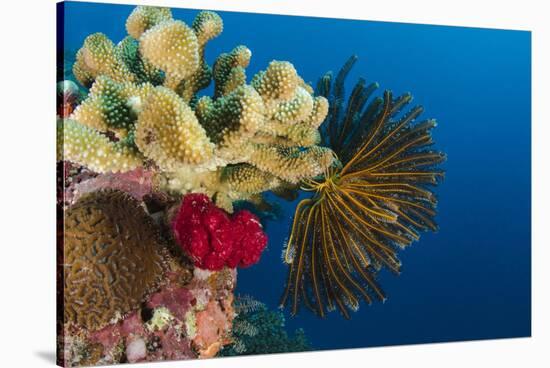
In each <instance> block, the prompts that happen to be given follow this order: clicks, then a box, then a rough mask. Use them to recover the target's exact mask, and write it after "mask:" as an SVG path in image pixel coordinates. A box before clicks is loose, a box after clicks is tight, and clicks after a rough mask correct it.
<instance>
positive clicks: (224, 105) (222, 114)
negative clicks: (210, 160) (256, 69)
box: [196, 86, 264, 160]
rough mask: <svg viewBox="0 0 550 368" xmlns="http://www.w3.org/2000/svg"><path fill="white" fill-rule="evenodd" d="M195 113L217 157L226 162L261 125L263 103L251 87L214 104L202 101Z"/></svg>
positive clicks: (243, 87) (219, 99)
mask: <svg viewBox="0 0 550 368" xmlns="http://www.w3.org/2000/svg"><path fill="white" fill-rule="evenodd" d="M196 113H197V117H198V118H199V121H200V123H201V125H202V126H203V127H204V128H205V129H206V131H207V133H208V136H209V137H210V139H211V140H212V141H213V142H214V143H215V144H217V146H218V153H219V154H220V155H222V156H224V157H225V158H227V155H231V153H232V151H233V150H235V149H238V148H240V146H242V145H243V144H244V143H245V142H246V141H248V140H249V139H250V138H251V137H252V136H253V135H254V133H255V132H256V131H257V130H258V129H259V127H260V126H261V124H262V123H263V121H264V105H263V102H262V99H261V97H260V96H259V95H258V93H257V92H256V91H255V90H254V88H252V87H250V86H242V87H239V88H238V89H236V90H235V91H234V92H232V93H231V94H229V95H227V96H224V97H220V98H218V99H217V100H216V101H214V102H212V100H211V99H209V98H202V99H201V100H199V102H198V104H197V109H196ZM230 157H231V156H230ZM229 159H230V160H231V159H234V158H233V157H231V158H229Z"/></svg>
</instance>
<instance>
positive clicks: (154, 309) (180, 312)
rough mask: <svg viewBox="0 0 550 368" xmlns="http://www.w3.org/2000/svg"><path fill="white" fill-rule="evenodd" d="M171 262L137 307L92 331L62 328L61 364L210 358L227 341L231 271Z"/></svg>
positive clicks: (232, 283) (230, 319)
mask: <svg viewBox="0 0 550 368" xmlns="http://www.w3.org/2000/svg"><path fill="white" fill-rule="evenodd" d="M188 271H189V270H188V269H187V268H186V267H183V266H181V265H180V264H179V263H177V262H172V263H170V269H169V270H168V271H167V272H166V279H165V281H164V283H163V285H162V286H161V287H160V288H159V290H158V291H157V292H155V293H153V294H151V295H150V296H149V297H148V298H147V300H146V301H145V302H144V303H142V304H141V307H140V309H139V310H136V311H134V312H132V313H130V314H128V315H127V316H126V317H125V318H123V319H122V320H119V321H117V322H113V323H110V324H109V325H107V326H105V327H103V328H102V329H100V330H97V331H90V330H87V329H83V328H80V327H78V326H66V329H65V330H66V331H65V335H64V345H65V350H64V357H65V362H64V363H65V366H76V365H82V364H84V363H86V364H89V365H98V364H117V363H122V362H130V363H134V362H153V361H162V360H185V359H195V358H209V357H213V356H215V355H216V354H217V353H218V351H219V350H220V349H221V348H222V347H223V346H225V345H227V344H229V343H230V342H231V341H230V339H229V336H230V334H231V327H232V322H233V318H234V316H235V312H234V310H233V307H232V304H233V292H234V289H235V285H236V272H235V270H230V269H224V270H222V271H216V272H212V271H205V270H200V271H197V272H194V273H193V274H192V278H191V279H189V278H188Z"/></svg>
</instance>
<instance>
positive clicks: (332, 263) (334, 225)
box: [281, 57, 445, 318]
mask: <svg viewBox="0 0 550 368" xmlns="http://www.w3.org/2000/svg"><path fill="white" fill-rule="evenodd" d="M355 61H356V57H352V58H350V59H349V60H348V62H347V63H346V64H345V65H344V67H343V68H342V70H341V71H340V72H339V74H338V75H337V77H336V80H334V79H333V77H332V74H330V73H329V74H327V75H325V76H324V77H322V78H321V79H320V80H319V83H318V87H317V90H318V92H319V93H320V94H321V95H323V96H326V97H327V98H329V99H330V112H329V115H328V117H327V119H326V121H325V123H324V124H323V126H322V130H321V131H322V133H323V134H322V135H323V137H324V143H325V144H326V145H329V146H330V147H331V148H332V149H333V150H334V152H335V154H336V155H337V156H338V158H339V162H338V164H336V165H333V166H332V167H330V168H328V169H327V170H326V171H325V172H324V174H323V175H322V176H320V177H318V178H314V179H305V180H303V183H302V188H303V189H304V190H306V191H310V192H312V193H313V195H312V196H311V197H310V198H307V199H304V200H302V201H301V202H300V203H299V204H298V206H297V208H296V213H295V216H294V222H293V225H292V230H291V235H290V239H289V241H288V247H287V249H286V253H285V261H286V262H287V263H288V264H289V274H288V282H287V287H286V290H285V292H284V294H283V296H282V301H281V303H282V304H283V305H286V304H287V303H290V304H291V310H292V313H293V314H296V313H297V312H298V308H299V306H300V305H301V304H304V305H305V306H307V307H308V308H309V309H311V310H313V311H314V312H315V313H317V314H318V315H319V316H324V315H325V312H326V311H327V310H328V311H330V310H333V309H336V308H338V309H339V310H340V312H341V313H342V314H343V315H344V316H345V317H346V318H349V313H348V309H351V310H357V308H358V307H359V298H363V299H364V300H365V301H366V302H367V303H371V300H372V298H373V296H374V297H377V298H379V299H381V300H384V299H385V298H386V297H385V295H384V293H383V292H382V290H381V288H380V287H379V285H378V283H377V282H376V280H375V275H376V273H377V272H378V271H379V270H380V269H381V267H383V266H384V267H387V268H389V269H390V270H392V271H393V272H395V273H399V272H400V269H401V262H400V261H399V260H398V258H397V252H398V250H400V249H402V248H405V247H407V246H408V245H410V244H411V243H412V242H413V241H416V240H418V239H419V237H420V231H425V230H432V231H435V230H436V229H437V226H436V224H435V221H434V216H435V213H436V211H435V209H436V204H437V200H436V197H435V195H434V194H433V192H432V187H433V186H434V185H436V184H437V183H438V181H439V179H440V178H442V177H443V172H442V171H441V170H440V169H439V168H438V165H439V164H440V163H441V162H443V161H444V160H445V156H444V155H443V154H442V153H441V152H438V151H436V150H433V149H431V148H430V146H431V145H432V144H433V140H432V136H431V129H432V128H434V127H435V125H436V124H435V121H434V120H433V119H427V120H423V121H419V122H416V121H415V119H416V118H417V117H418V116H419V115H420V114H421V112H422V110H423V109H422V107H414V108H412V109H410V110H409V111H408V112H406V113H404V114H400V111H401V110H403V109H404V108H405V107H406V106H407V105H408V104H409V103H410V101H411V95H410V94H405V95H403V96H400V97H397V98H394V97H393V95H392V93H391V92H390V91H385V92H384V94H383V97H382V98H380V97H377V98H375V99H373V100H372V101H370V102H368V101H369V97H370V96H371V95H372V93H373V92H374V91H375V89H376V88H377V87H378V85H377V84H376V83H373V84H370V85H366V84H365V81H364V80H363V79H361V80H360V81H359V82H358V83H357V84H356V85H355V86H354V88H353V90H352V92H351V94H350V96H349V98H348V101H347V105H346V106H345V107H344V81H345V77H346V75H347V73H348V72H349V70H350V69H351V67H352V66H353V64H354V63H355Z"/></svg>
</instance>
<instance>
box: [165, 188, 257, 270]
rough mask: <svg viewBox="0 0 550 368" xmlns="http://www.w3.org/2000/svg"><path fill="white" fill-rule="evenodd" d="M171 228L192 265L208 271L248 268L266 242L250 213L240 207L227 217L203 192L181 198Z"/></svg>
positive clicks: (254, 261)
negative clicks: (181, 200)
mask: <svg viewBox="0 0 550 368" xmlns="http://www.w3.org/2000/svg"><path fill="white" fill-rule="evenodd" d="M172 228H173V231H174V235H175V238H176V241H177V242H178V243H179V244H180V246H181V247H182V249H183V250H184V251H185V252H186V253H187V254H188V255H189V256H190V257H191V259H193V261H194V262H195V266H197V267H200V268H204V269H208V270H221V269H222V268H223V267H224V266H227V267H230V268H235V267H237V266H239V267H249V266H251V265H253V264H255V263H257V262H258V261H259V259H260V255H261V254H262V252H263V250H264V248H265V246H266V244H267V235H266V234H265V233H264V232H263V230H262V225H261V224H260V221H259V220H258V218H257V217H256V216H255V215H254V214H252V213H251V212H249V211H247V210H241V211H238V212H236V213H234V214H233V215H232V216H231V217H230V216H229V215H228V214H227V213H226V212H225V211H224V210H222V209H220V208H218V207H216V206H215V205H214V204H213V203H212V202H211V201H210V199H209V198H208V197H207V196H206V195H204V194H198V193H196V194H187V195H186V196H185V197H184V198H183V202H182V204H181V206H180V208H179V210H178V213H177V214H176V216H175V218H174V220H173V222H172Z"/></svg>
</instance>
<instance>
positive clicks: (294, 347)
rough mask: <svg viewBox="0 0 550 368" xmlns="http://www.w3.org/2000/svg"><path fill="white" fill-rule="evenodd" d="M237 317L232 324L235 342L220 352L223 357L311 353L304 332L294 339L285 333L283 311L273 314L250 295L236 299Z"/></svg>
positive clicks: (296, 332)
mask: <svg viewBox="0 0 550 368" xmlns="http://www.w3.org/2000/svg"><path fill="white" fill-rule="evenodd" d="M235 312H236V313H237V317H235V320H234V322H233V329H232V340H233V343H232V344H230V345H227V346H225V347H224V348H223V349H222V350H221V351H220V356H236V355H252V354H272V353H289V352H299V351H308V350H311V344H310V343H309V341H308V340H307V338H306V336H305V333H304V330H302V329H298V330H296V331H295V333H294V336H289V335H288V333H287V332H286V330H285V317H284V315H283V313H281V312H280V311H270V310H268V309H267V307H266V306H265V304H263V303H261V302H258V301H257V300H254V299H252V298H251V297H249V296H243V297H238V298H237V299H236V300H235Z"/></svg>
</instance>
